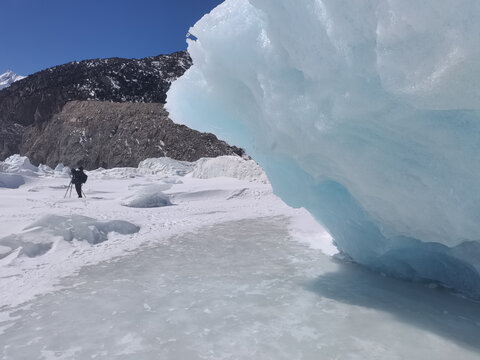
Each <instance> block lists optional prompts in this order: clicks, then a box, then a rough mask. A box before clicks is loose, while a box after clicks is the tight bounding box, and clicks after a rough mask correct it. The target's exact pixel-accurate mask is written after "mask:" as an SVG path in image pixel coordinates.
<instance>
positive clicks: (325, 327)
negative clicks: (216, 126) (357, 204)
mask: <svg viewBox="0 0 480 360" xmlns="http://www.w3.org/2000/svg"><path fill="white" fill-rule="evenodd" d="M16 161H17V163H19V162H21V161H19V159H17V160H16ZM221 162H222V165H221V166H222V168H223V170H222V171H219V170H218V169H219V160H216V162H212V165H211V166H213V167H215V169H212V168H211V167H209V165H208V163H207V164H205V161H202V162H200V166H197V165H198V164H190V163H177V162H173V161H168V160H163V161H158V160H151V161H149V162H146V163H144V164H143V166H141V167H140V168H139V169H113V170H97V171H95V172H89V173H88V175H89V179H88V182H87V184H86V186H85V193H86V195H87V199H86V200H80V199H77V198H75V197H74V196H73V194H72V197H71V198H70V197H68V196H67V198H66V199H64V194H65V191H66V186H67V184H68V181H69V180H68V178H67V177H65V175H64V173H63V172H62V169H61V168H58V170H59V171H55V172H54V171H51V170H49V169H44V168H43V169H37V170H35V168H30V169H29V167H28V164H26V165H25V164H23V165H22V164H21V165H20V166H17V168H13V167H12V166H9V167H4V168H3V171H4V172H3V175H4V176H6V175H8V176H12V175H13V174H15V175H17V176H21V177H22V178H21V180H22V181H24V182H25V184H23V185H21V186H20V187H19V188H17V189H10V188H7V187H3V188H2V187H0V199H1V207H0V217H1V227H0V244H2V243H3V244H4V245H3V248H0V250H2V251H0V258H1V259H0V294H1V296H0V344H1V348H0V349H1V350H0V354H1V355H0V358H1V359H8V360H10V359H14V360H19V359H29V360H30V359H181V360H183V359H185V360H187V359H188V360H190V359H262V360H263V359H272V360H273V359H275V360H277V359H289V360H290V359H452V358H454V359H457V360H463V359H478V358H479V356H480V342H479V341H478V339H479V335H480V304H478V303H475V302H472V301H469V300H466V299H463V298H461V297H458V296H455V295H453V294H452V293H450V292H448V291H445V290H441V289H435V288H429V287H428V286H425V285H420V284H412V283H408V282H402V281H398V280H392V279H390V278H386V277H383V276H381V275H379V274H375V273H371V272H369V271H367V270H364V269H362V268H361V267H358V266H356V265H354V264H351V263H347V262H344V261H338V260H335V259H333V258H331V257H330V256H328V255H326V254H330V255H331V254H333V253H334V252H335V251H334V249H333V248H332V245H331V241H330V239H329V237H328V235H327V234H326V233H325V232H324V231H323V229H322V228H321V227H320V226H318V225H316V224H315V223H314V222H313V221H312V218H311V217H310V216H309V215H308V214H307V213H306V212H305V211H303V210H300V209H292V208H289V207H287V206H286V205H285V204H284V203H282V202H281V201H280V200H279V199H278V198H277V197H275V196H274V195H273V194H272V191H271V188H270V185H269V184H266V183H263V181H264V178H263V177H262V176H259V174H258V172H257V170H256V169H253V168H249V167H248V166H247V167H245V166H243V164H239V163H238V161H237V160H232V162H231V164H232V165H231V166H230V167H228V162H229V161H228V159H222V160H221ZM232 169H235V170H232ZM222 173H224V174H228V175H230V176H234V177H237V178H242V179H244V180H239V179H236V178H227V177H219V178H212V177H211V176H213V175H215V176H218V175H221V174H222ZM248 174H251V175H252V176H248ZM193 176H198V177H202V179H198V178H194V177H193ZM0 178H1V177H0ZM248 180H256V181H248ZM146 194H150V195H151V196H146ZM132 204H133V206H136V207H132ZM146 206H149V207H146ZM47 215H48V216H47ZM128 224H130V225H128ZM132 226H133V227H132ZM27 227H28V229H27V230H25V228H27ZM136 227H139V228H136ZM127 230H128V231H127ZM119 232H122V233H123V235H121V234H120V233H119ZM5 239H7V240H8V241H9V242H8V244H7V242H6V240H5ZM19 242H20V243H21V245H22V246H19V247H18V248H15V249H14V247H15V246H14V245H13V244H14V243H19ZM5 244H7V245H8V246H6V245H5ZM25 244H27V245H29V246H26V245H25ZM39 244H40V245H42V246H40V247H39V246H38V245H39ZM25 248H29V249H30V251H27V252H25V251H24V250H25ZM38 249H40V250H41V251H34V250H38ZM2 254H3V255H2Z"/></svg>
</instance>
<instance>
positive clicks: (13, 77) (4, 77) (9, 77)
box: [0, 70, 26, 90]
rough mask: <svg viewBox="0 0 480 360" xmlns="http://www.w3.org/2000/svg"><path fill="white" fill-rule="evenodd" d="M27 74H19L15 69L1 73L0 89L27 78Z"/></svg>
mask: <svg viewBox="0 0 480 360" xmlns="http://www.w3.org/2000/svg"><path fill="white" fill-rule="evenodd" d="M25 77H26V76H22V75H17V74H15V73H14V72H13V71H11V70H8V71H7V72H5V73H3V74H0V90H2V89H4V88H6V87H9V86H10V85H11V84H13V83H14V82H15V81H18V80H22V79H25Z"/></svg>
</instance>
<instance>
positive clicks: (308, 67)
mask: <svg viewBox="0 0 480 360" xmlns="http://www.w3.org/2000/svg"><path fill="white" fill-rule="evenodd" d="M190 33H191V34H193V35H195V37H197V40H195V41H194V40H188V43H189V46H188V51H189V52H190V54H191V56H192V58H193V61H194V66H193V67H192V68H191V69H190V70H188V71H187V73H186V74H185V75H184V76H183V77H182V78H180V79H179V80H178V81H176V82H175V83H174V84H173V86H172V88H171V89H170V91H169V93H168V104H167V108H168V110H169V111H170V114H171V117H172V118H173V119H174V120H175V121H177V122H181V123H185V124H187V125H189V126H192V127H194V128H196V129H199V130H202V131H212V132H214V133H216V134H217V135H219V136H220V137H222V138H224V139H226V140H227V141H229V142H231V143H234V144H236V145H240V146H243V147H245V148H246V149H247V152H248V153H249V154H251V155H252V156H253V157H254V158H255V159H256V160H257V161H258V162H259V163H260V164H261V165H262V166H263V167H264V169H265V171H266V173H267V175H268V177H269V179H270V181H271V182H272V185H273V187H274V190H275V191H276V193H277V194H278V195H279V196H281V197H282V198H283V199H284V200H285V201H286V202H287V203H289V204H290V205H292V206H304V207H305V208H307V209H308V210H309V211H310V212H311V213H312V214H313V215H314V216H315V217H316V218H317V219H318V220H319V221H320V222H321V223H322V224H323V225H324V226H325V227H326V228H327V229H328V230H329V232H330V233H331V234H332V235H333V237H334V238H335V240H336V243H337V245H338V247H339V249H340V250H342V251H343V252H345V253H347V254H349V255H350V256H351V257H352V258H353V259H354V260H355V261H357V262H359V263H362V264H364V265H367V266H369V267H371V268H374V269H376V270H379V271H382V272H385V273H387V274H390V275H394V276H398V277H402V278H407V279H414V280H419V281H438V282H440V283H442V284H444V285H446V286H449V287H454V288H456V289H458V290H460V291H462V292H464V293H467V294H469V295H471V296H474V297H480V276H479V271H480V156H479V150H480V60H479V59H480V41H479V40H478V39H480V2H478V1H476V0H443V1H436V0H425V1H413V0H388V1H380V0H359V1H354V2H352V1H348V0H296V1H291V0H226V1H225V2H224V3H223V4H221V5H220V6H218V7H217V8H216V9H215V10H213V11H212V12H211V13H210V14H209V15H206V16H204V17H203V18H202V19H201V20H200V21H199V22H198V23H197V24H196V25H195V26H194V27H193V28H192V29H191V31H190Z"/></svg>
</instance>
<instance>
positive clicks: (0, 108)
mask: <svg viewBox="0 0 480 360" xmlns="http://www.w3.org/2000/svg"><path fill="white" fill-rule="evenodd" d="M191 65H192V60H191V58H190V56H189V55H188V53H187V52H186V51H181V52H176V53H173V54H171V55H159V56H154V57H147V58H144V59H121V58H109V59H95V60H84V61H80V62H77V61H75V62H71V63H68V64H64V65H59V66H55V67H53V68H49V69H46V70H43V71H39V72H37V73H35V74H33V75H30V76H28V77H26V78H25V79H23V80H19V81H17V82H15V83H13V84H11V85H10V86H9V87H8V88H6V89H3V90H1V91H0V120H1V121H3V122H5V121H8V122H11V123H17V124H21V125H23V126H28V125H32V124H36V125H39V124H41V123H42V122H45V121H48V120H49V119H50V117H51V116H52V115H53V114H55V113H58V112H60V111H61V109H62V107H63V105H65V104H66V103H67V102H68V101H71V100H99V101H114V102H156V103H165V100H166V94H167V91H168V89H169V88H170V84H171V83H172V81H174V80H176V79H177V78H178V77H180V76H182V75H183V73H184V72H185V71H186V70H187V69H188V68H189V67H190V66H191Z"/></svg>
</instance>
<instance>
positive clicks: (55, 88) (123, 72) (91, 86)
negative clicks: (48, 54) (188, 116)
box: [0, 51, 242, 168]
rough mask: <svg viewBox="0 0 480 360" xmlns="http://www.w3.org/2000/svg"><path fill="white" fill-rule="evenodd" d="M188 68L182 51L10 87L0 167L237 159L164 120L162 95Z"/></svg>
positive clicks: (46, 74) (212, 140)
mask: <svg viewBox="0 0 480 360" xmlns="http://www.w3.org/2000/svg"><path fill="white" fill-rule="evenodd" d="M191 64H192V61H191V58H190V56H189V55H188V53H187V52H186V51H181V52H177V53H173V54H171V55H159V56H155V57H148V58H144V59H121V58H110V59H95V60H85V61H80V62H71V63H68V64H64V65H60V66H56V67H53V68H50V69H47V70H43V71H40V72H38V73H35V74H33V75H30V76H28V77H27V78H25V79H22V80H19V81H17V82H15V83H13V84H11V85H10V86H9V87H8V88H5V89H3V90H0V160H3V159H5V158H6V157H8V156H10V155H12V154H15V153H20V154H22V155H27V156H29V157H30V159H31V160H32V162H33V163H35V164H38V163H44V164H48V165H50V166H54V165H56V164H57V163H58V162H63V163H66V164H70V165H75V163H78V162H84V163H85V164H84V166H85V167H86V168H93V167H97V166H102V167H106V168H108V167H113V166H137V165H138V162H139V161H141V160H143V159H145V158H147V157H158V156H169V157H172V158H174V159H177V160H187V161H192V160H196V159H198V158H200V157H210V156H218V155H225V154H232V153H241V152H242V151H241V150H240V149H238V148H235V147H229V146H228V145H227V144H226V143H225V142H223V141H219V140H218V139H217V138H216V137H215V136H214V135H212V134H202V133H199V132H196V131H192V130H190V129H188V128H186V127H185V126H178V125H175V124H174V123H173V122H172V121H171V120H169V119H168V113H167V112H166V111H165V110H164V108H163V104H164V103H165V100H166V93H167V91H168V89H169V88H170V84H171V83H172V82H173V81H174V80H176V79H177V78H178V77H180V76H182V75H183V73H184V72H185V71H186V70H187V69H188V68H189V67H190V66H191ZM87 100H88V101H87ZM72 101H73V102H72ZM79 101H80V102H79ZM106 102H111V104H107V103H106ZM113 103H124V105H121V106H120V105H119V104H113ZM137 103H138V104H137ZM149 103H155V104H150V105H149ZM66 104H67V105H66ZM64 107H65V108H64ZM83 159H85V160H83Z"/></svg>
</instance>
